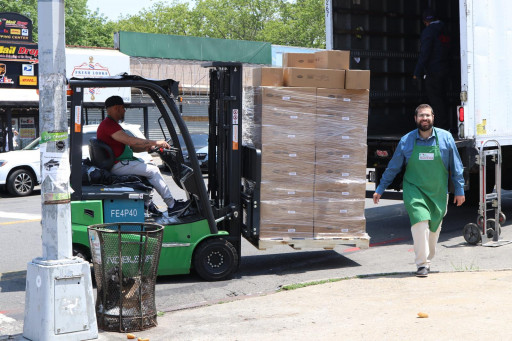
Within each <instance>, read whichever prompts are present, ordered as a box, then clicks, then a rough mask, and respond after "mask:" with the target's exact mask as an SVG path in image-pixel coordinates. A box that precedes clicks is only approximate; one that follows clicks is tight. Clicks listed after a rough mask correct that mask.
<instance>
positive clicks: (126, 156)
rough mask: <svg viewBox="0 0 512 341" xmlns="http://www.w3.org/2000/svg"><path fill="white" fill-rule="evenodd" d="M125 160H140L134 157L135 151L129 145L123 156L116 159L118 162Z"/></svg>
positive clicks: (126, 146)
mask: <svg viewBox="0 0 512 341" xmlns="http://www.w3.org/2000/svg"><path fill="white" fill-rule="evenodd" d="M125 160H128V161H135V160H138V158H136V157H134V156H133V150H132V149H131V148H130V146H128V145H125V146H124V150H123V152H122V153H121V155H119V156H118V157H117V158H116V161H125Z"/></svg>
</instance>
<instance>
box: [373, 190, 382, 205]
mask: <svg viewBox="0 0 512 341" xmlns="http://www.w3.org/2000/svg"><path fill="white" fill-rule="evenodd" d="M381 196H382V195H381V194H379V193H377V192H375V193H373V203H374V204H378V203H379V199H380V197H381Z"/></svg>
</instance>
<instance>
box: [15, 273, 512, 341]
mask: <svg viewBox="0 0 512 341" xmlns="http://www.w3.org/2000/svg"><path fill="white" fill-rule="evenodd" d="M511 305H512V270H503V271H478V272H448V273H436V272H434V273H431V274H430V275H429V277H428V278H416V277H414V275H413V274H412V273H402V274H392V275H375V276H363V277H359V278H350V279H343V280H341V281H337V282H329V283H325V284H319V285H310V286H307V287H303V288H300V289H296V290H289V291H281V292H278V293H274V294H268V295H264V296H256V297H243V298H239V299H237V300H236V301H231V302H226V303H212V304H211V305H205V306H202V307H198V308H193V309H187V310H181V311H174V312H166V313H165V314H164V315H163V316H160V317H158V326H157V327H155V328H151V329H149V330H146V331H142V332H135V333H133V334H135V335H136V336H137V337H140V338H143V339H146V338H147V339H149V340H151V341H159V340H244V341H245V340H272V341H274V340H340V339H346V340H372V339H374V340H405V339H418V340H460V339H464V340H509V339H510V338H511V334H512V325H511V324H510V321H512V309H511ZM419 312H423V313H427V314H428V315H429V317H428V318H418V315H417V314H418V313H419ZM126 339H127V338H126V334H123V333H113V332H103V331H100V333H99V338H98V340H103V341H105V340H126ZM10 340H24V338H23V337H22V336H21V335H16V336H14V337H13V338H11V339H10Z"/></svg>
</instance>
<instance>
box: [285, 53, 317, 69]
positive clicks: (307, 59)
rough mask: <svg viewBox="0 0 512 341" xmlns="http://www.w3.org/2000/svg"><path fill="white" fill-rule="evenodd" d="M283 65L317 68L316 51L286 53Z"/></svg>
mask: <svg viewBox="0 0 512 341" xmlns="http://www.w3.org/2000/svg"><path fill="white" fill-rule="evenodd" d="M283 67H301V68H310V69H313V68H315V54H314V53H285V54H283Z"/></svg>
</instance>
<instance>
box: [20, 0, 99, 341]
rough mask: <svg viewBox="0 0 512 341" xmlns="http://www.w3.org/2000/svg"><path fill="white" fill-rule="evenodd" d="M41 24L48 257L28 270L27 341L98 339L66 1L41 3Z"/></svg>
mask: <svg viewBox="0 0 512 341" xmlns="http://www.w3.org/2000/svg"><path fill="white" fill-rule="evenodd" d="M38 19H39V20H38V21H39V127H40V131H41V141H40V155H41V203H42V206H41V217H42V219H41V225H42V243H43V255H42V257H38V258H35V259H33V260H32V261H31V262H29V263H28V265H27V281H26V291H25V320H24V325H23V336H24V337H25V338H27V339H30V340H42V341H46V340H88V339H96V338H97V337H98V327H97V323H96V315H95V312H94V296H93V290H92V281H91V271H90V267H89V263H87V262H85V261H83V260H82V259H81V258H78V257H73V255H72V241H71V201H70V198H71V195H70V185H69V176H70V164H69V137H68V119H67V113H66V105H67V98H66V55H65V34H64V33H65V31H64V0H39V1H38Z"/></svg>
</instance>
